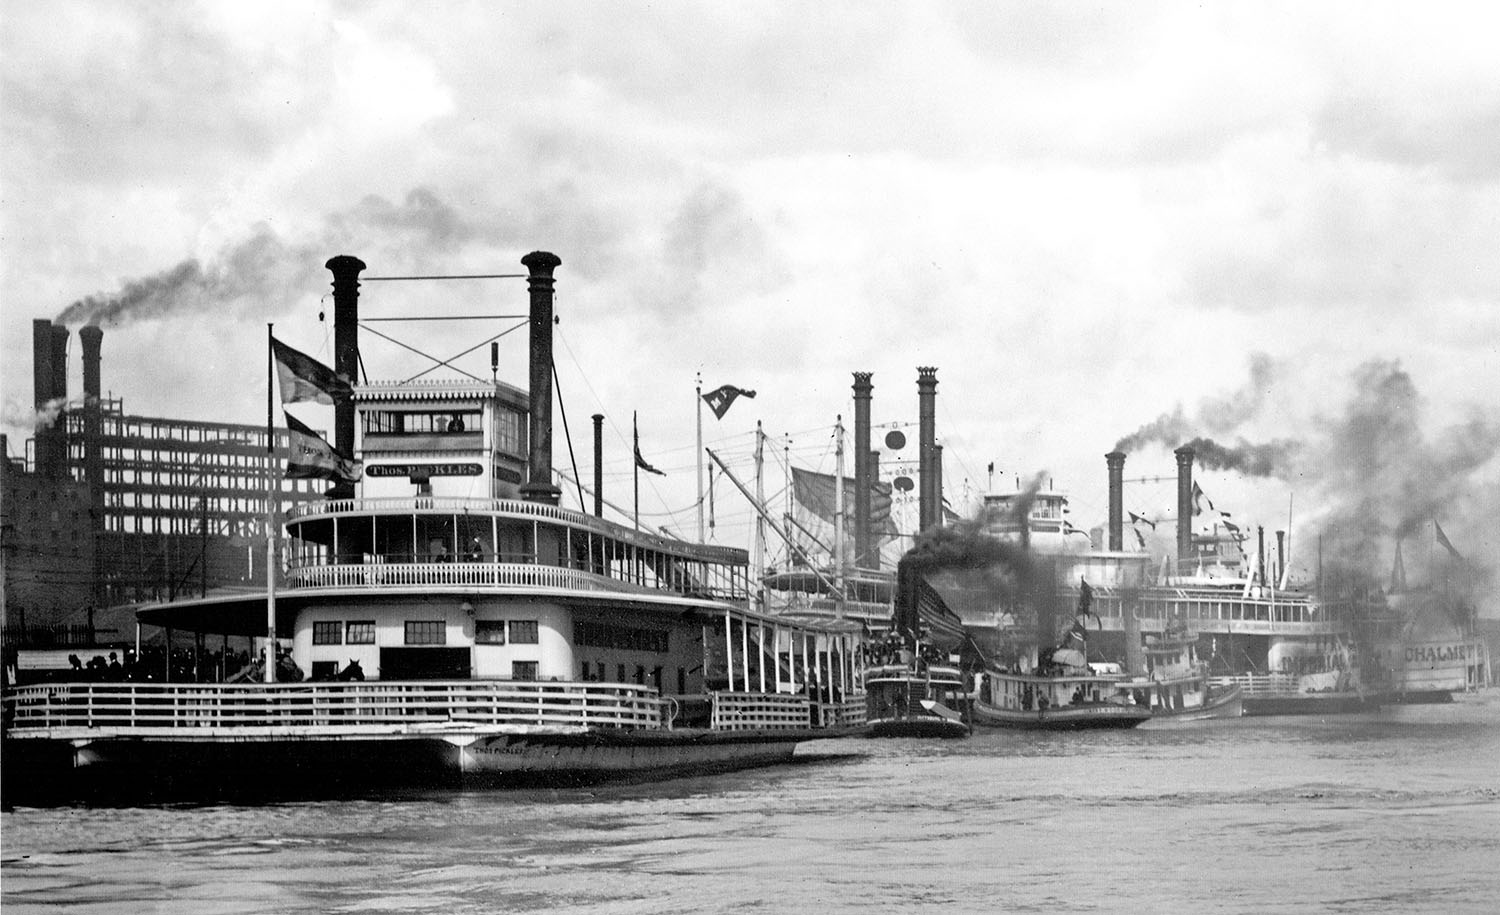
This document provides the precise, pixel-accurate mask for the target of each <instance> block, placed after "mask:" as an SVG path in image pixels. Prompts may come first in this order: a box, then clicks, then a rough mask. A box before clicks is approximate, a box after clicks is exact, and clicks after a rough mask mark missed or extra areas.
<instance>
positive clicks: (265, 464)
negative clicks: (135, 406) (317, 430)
mask: <svg viewBox="0 0 1500 915" xmlns="http://www.w3.org/2000/svg"><path fill="white" fill-rule="evenodd" d="M68 337H69V333H68V330H67V328H65V327H63V326H61V325H56V324H52V323H51V322H49V321H46V320H37V321H35V322H33V359H34V363H33V365H34V374H33V379H34V395H35V406H36V416H37V425H36V436H35V438H34V439H33V440H32V441H30V442H28V443H27V446H28V447H26V448H25V449H24V450H23V453H22V454H21V455H19V456H13V455H12V454H11V453H10V446H9V443H8V442H3V439H0V442H3V444H0V450H3V455H0V458H3V460H0V538H3V539H0V547H3V554H4V559H3V562H4V587H5V595H4V596H5V618H6V628H7V630H8V632H7V638H6V641H7V643H8V644H11V645H16V644H20V643H25V642H36V641H43V642H45V641H48V640H54V641H58V640H67V639H70V638H78V637H81V636H78V635H77V633H78V632H79V631H80V630H83V629H87V628H88V627H90V626H91V625H92V617H93V610H95V609H98V608H104V607H111V606H117V605H120V604H128V603H135V602H140V601H155V600H170V599H172V598H174V597H177V596H179V595H187V594H194V595H196V594H199V593H201V592H203V591H207V590H210V589H214V588H222V587H226V586H235V585H241V586H256V585H261V584H263V583H264V580H265V565H264V563H265V530H266V518H267V513H268V508H269V507H270V506H268V505H267V501H268V497H269V494H270V493H273V492H274V493H275V496H274V497H275V499H276V500H277V502H278V506H277V507H278V508H279V509H281V510H285V509H286V508H288V507H290V506H291V505H293V504H296V503H299V502H304V501H307V500H310V499H317V498H322V496H323V489H324V488H325V487H326V485H327V484H326V483H325V482H324V481H321V480H284V479H282V468H283V466H284V463H283V462H284V460H285V455H286V453H287V451H288V447H289V443H288V437H287V433H286V431H285V430H283V429H277V430H276V431H275V433H274V435H275V440H274V442H272V446H273V449H274V450H273V451H268V449H267V438H266V437H267V431H266V428H265V427H264V426H260V425H242V424H230V423H213V422H199V421H192V420H180V419H166V418H161V417H151V416H132V415H129V414H126V413H125V411H124V407H123V404H122V402H121V401H120V400H118V399H110V398H106V397H104V396H103V395H102V393H101V384H100V361H101V360H100V353H101V349H102V339H103V331H102V330H100V328H98V327H95V326H88V327H83V328H81V329H80V330H79V332H78V340H79V342H80V344H81V346H82V350H83V388H84V391H83V397H82V398H81V399H78V400H70V399H69V398H68V392H67V350H68V345H67V344H68ZM65 627H72V628H71V629H69V628H65ZM69 633H72V634H69ZM87 635H89V636H91V633H88V634H87Z"/></svg>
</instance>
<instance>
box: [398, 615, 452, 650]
mask: <svg viewBox="0 0 1500 915" xmlns="http://www.w3.org/2000/svg"><path fill="white" fill-rule="evenodd" d="M406 644H408V645H446V644H448V627H447V626H446V625H445V624H444V623H443V621H442V620H407V621H406Z"/></svg>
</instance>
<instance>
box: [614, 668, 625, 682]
mask: <svg viewBox="0 0 1500 915" xmlns="http://www.w3.org/2000/svg"><path fill="white" fill-rule="evenodd" d="M615 682H616V683H624V682H625V665H624V664H617V665H615Z"/></svg>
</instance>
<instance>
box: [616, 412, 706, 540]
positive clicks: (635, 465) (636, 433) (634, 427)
mask: <svg viewBox="0 0 1500 915" xmlns="http://www.w3.org/2000/svg"><path fill="white" fill-rule="evenodd" d="M630 434H631V437H632V438H634V440H635V441H634V444H635V455H634V459H633V460H632V461H631V462H630V466H631V468H632V470H633V471H634V475H635V529H636V530H638V531H639V530H640V529H641V427H640V425H639V424H638V423H637V422H636V411H634V410H631V411H630ZM699 504H700V505H701V504H702V503H699ZM698 539H699V540H700V541H701V540H702V539H703V538H701V537H700V538H698Z"/></svg>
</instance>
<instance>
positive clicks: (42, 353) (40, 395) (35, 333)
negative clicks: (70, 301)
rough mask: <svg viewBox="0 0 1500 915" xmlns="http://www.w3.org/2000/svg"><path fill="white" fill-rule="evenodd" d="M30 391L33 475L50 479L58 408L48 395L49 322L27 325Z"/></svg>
mask: <svg viewBox="0 0 1500 915" xmlns="http://www.w3.org/2000/svg"><path fill="white" fill-rule="evenodd" d="M31 390H32V402H33V404H34V406H35V407H36V423H35V434H36V468H35V469H36V471H37V473H40V474H43V475H47V476H50V475H51V467H52V435H53V430H54V428H55V423H56V420H57V410H58V404H57V403H56V400H55V398H54V396H53V394H52V322H51V321H48V320H47V319H46V318H37V319H36V320H34V321H32V322H31Z"/></svg>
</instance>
